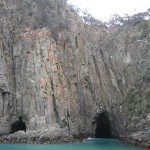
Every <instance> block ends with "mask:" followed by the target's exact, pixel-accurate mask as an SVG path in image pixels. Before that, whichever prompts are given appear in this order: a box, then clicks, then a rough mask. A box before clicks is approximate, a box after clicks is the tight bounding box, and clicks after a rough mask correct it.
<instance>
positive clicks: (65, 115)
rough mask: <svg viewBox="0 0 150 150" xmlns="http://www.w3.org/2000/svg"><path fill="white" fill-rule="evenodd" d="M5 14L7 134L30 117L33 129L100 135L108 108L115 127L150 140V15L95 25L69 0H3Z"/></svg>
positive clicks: (3, 119)
mask: <svg viewBox="0 0 150 150" xmlns="http://www.w3.org/2000/svg"><path fill="white" fill-rule="evenodd" d="M0 14H1V16H2V17H1V20H0V21H1V23H0V25H1V32H0V133H1V134H4V133H9V132H11V124H12V123H14V122H16V121H17V120H18V118H19V117H22V120H23V122H24V123H25V124H26V131H27V132H29V131H43V133H44V132H45V130H48V131H51V130H53V129H54V130H57V131H61V132H60V133H62V131H64V132H66V133H68V134H70V135H94V134H95V128H96V122H95V117H96V116H97V114H98V113H100V112H102V111H108V113H109V117H110V122H111V126H112V132H113V135H115V136H129V135H130V136H131V137H134V138H136V137H138V136H139V137H140V139H141V140H145V141H146V140H147V141H150V137H149V135H150V134H148V133H149V132H150V114H149V113H150V112H149V110H150V109H149V108H150V100H149V98H150V88H149V85H150V76H149V73H150V71H149V69H150V43H149V40H150V35H149V33H148V34H146V36H145V37H143V34H144V33H143V32H144V30H145V28H143V26H142V25H143V24H144V23H145V24H147V28H150V24H149V23H148V22H144V21H143V22H140V23H138V24H136V25H130V24H127V25H124V26H120V27H114V28H105V27H91V26H89V25H86V24H84V23H83V21H82V20H81V19H80V17H79V16H78V15H76V14H75V13H74V12H73V10H71V9H70V8H69V7H67V6H66V4H65V2H64V1H63V0H55V1H53V0H47V1H44V0H32V1H30V0H23V1H22V2H20V1H19V0H15V1H14V2H13V3H12V2H11V1H10V2H8V1H5V0H1V1H0ZM47 133H49V132H47ZM137 134H138V136H136V135H137ZM50 135H51V134H50ZM138 140H139V138H138Z"/></svg>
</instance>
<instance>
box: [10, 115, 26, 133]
mask: <svg viewBox="0 0 150 150" xmlns="http://www.w3.org/2000/svg"><path fill="white" fill-rule="evenodd" d="M20 130H23V131H25V132H26V124H25V123H24V122H23V121H22V117H19V120H18V121H16V122H14V123H12V124H11V133H14V132H17V131H20Z"/></svg>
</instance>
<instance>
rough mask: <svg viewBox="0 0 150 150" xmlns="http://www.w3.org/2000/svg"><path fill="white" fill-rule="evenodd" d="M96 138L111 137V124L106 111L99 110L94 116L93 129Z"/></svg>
mask: <svg viewBox="0 0 150 150" xmlns="http://www.w3.org/2000/svg"><path fill="white" fill-rule="evenodd" d="M95 137H96V138H111V137H112V134H111V125H110V121H109V117H108V113H107V112H106V111H104V112H101V113H99V114H98V116H97V117H96V129H95Z"/></svg>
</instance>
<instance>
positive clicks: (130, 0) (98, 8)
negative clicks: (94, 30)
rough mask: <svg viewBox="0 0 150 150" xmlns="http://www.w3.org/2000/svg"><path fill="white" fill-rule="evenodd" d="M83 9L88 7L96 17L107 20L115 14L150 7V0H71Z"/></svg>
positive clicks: (139, 10) (70, 0) (138, 10)
mask: <svg viewBox="0 0 150 150" xmlns="http://www.w3.org/2000/svg"><path fill="white" fill-rule="evenodd" d="M68 2H69V3H71V4H74V5H76V6H77V7H79V8H81V9H87V10H88V12H89V13H91V14H92V15H93V16H94V17H95V18H98V19H100V20H103V21H106V20H108V19H109V18H110V17H111V16H112V15H113V14H119V15H121V16H123V15H124V14H129V15H132V14H135V13H137V12H143V11H146V10H147V9H148V8H150V0H69V1H68Z"/></svg>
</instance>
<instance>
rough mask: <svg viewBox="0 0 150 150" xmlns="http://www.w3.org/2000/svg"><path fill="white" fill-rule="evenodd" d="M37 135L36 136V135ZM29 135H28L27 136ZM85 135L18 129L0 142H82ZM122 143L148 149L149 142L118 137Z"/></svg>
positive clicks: (149, 147)
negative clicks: (25, 131) (40, 132)
mask: <svg viewBox="0 0 150 150" xmlns="http://www.w3.org/2000/svg"><path fill="white" fill-rule="evenodd" d="M36 134H37V135H38V136H37V135H36ZM29 135H30V136H29ZM83 139H85V137H81V136H71V135H68V134H64V135H59V136H58V135H57V134H55V135H53V136H41V135H40V134H39V133H37V132H36V133H33V132H32V133H24V132H22V131H19V132H17V133H14V134H9V135H3V136H0V143H20V144H60V143H75V142H82V141H83ZM119 140H121V141H123V142H124V143H127V144H130V145H133V146H138V147H144V148H148V149H150V142H149V141H148V142H145V141H141V140H138V139H135V138H132V137H123V136H122V137H120V138H119Z"/></svg>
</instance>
